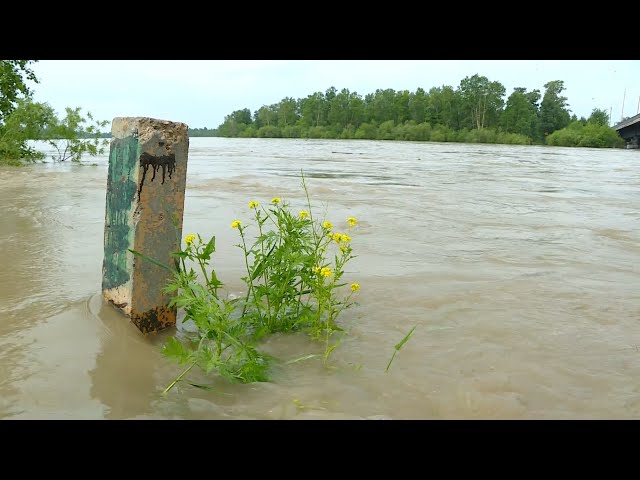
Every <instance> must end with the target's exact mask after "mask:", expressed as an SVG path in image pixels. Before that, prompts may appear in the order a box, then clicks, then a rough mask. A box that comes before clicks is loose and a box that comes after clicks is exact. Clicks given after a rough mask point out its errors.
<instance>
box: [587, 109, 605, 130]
mask: <svg viewBox="0 0 640 480" xmlns="http://www.w3.org/2000/svg"><path fill="white" fill-rule="evenodd" d="M587 122H588V123H595V124H596V125H604V126H609V114H608V113H607V112H606V111H604V110H600V109H599V108H594V109H593V110H592V111H591V115H590V116H589V119H588V120H587Z"/></svg>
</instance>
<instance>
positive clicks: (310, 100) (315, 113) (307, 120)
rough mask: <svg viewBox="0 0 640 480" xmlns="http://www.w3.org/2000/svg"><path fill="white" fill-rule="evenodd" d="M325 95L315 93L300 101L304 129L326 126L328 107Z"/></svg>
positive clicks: (301, 121)
mask: <svg viewBox="0 0 640 480" xmlns="http://www.w3.org/2000/svg"><path fill="white" fill-rule="evenodd" d="M325 103H326V102H325V99H324V93H322V92H315V93H314V94H312V95H309V96H307V98H304V99H302V100H301V101H300V123H301V124H302V125H303V126H304V127H319V126H320V125H326V123H327V116H326V111H327V108H326V105H325Z"/></svg>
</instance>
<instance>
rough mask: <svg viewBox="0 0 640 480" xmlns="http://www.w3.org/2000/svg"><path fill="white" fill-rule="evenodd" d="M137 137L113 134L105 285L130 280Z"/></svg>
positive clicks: (106, 286)
mask: <svg viewBox="0 0 640 480" xmlns="http://www.w3.org/2000/svg"><path fill="white" fill-rule="evenodd" d="M139 155H140V154H139V152H138V139H137V138H136V137H134V136H129V137H125V138H122V139H120V138H113V139H112V146H111V151H110V153H109V174H108V179H107V198H106V217H105V238H104V263H103V267H102V269H103V276H102V289H103V290H105V289H110V288H114V287H117V286H119V285H123V284H125V283H127V282H129V281H130V280H131V276H130V271H131V268H130V267H129V266H128V265H127V261H128V258H130V253H129V252H128V249H129V248H133V234H134V232H133V231H131V228H130V226H129V224H130V222H129V218H130V216H131V214H132V213H131V210H132V208H133V205H134V202H133V200H134V197H135V195H136V191H137V182H136V177H137V160H138V157H139Z"/></svg>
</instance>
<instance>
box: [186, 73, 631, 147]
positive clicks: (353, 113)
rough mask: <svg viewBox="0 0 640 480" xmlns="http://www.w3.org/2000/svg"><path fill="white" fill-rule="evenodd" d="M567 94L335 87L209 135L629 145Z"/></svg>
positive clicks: (488, 85)
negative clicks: (574, 106)
mask: <svg viewBox="0 0 640 480" xmlns="http://www.w3.org/2000/svg"><path fill="white" fill-rule="evenodd" d="M564 89H565V87H564V82H563V81H562V80H553V81H550V82H548V83H546V84H545V85H544V94H541V92H540V90H537V89H536V90H532V91H527V90H526V89H525V88H522V87H518V88H515V89H514V91H513V92H512V93H511V95H509V97H508V98H507V99H506V101H505V100H504V98H505V94H506V90H505V87H504V86H503V85H502V84H501V83H499V82H495V81H490V80H489V79H488V78H487V77H484V76H480V75H478V74H476V75H473V76H471V77H465V78H464V79H463V80H462V81H461V82H460V85H459V86H458V87H457V88H455V89H454V88H453V87H451V86H447V85H445V86H442V87H433V88H431V89H430V90H429V91H425V90H424V89H422V88H418V89H416V91H415V92H410V91H408V90H402V91H395V90H393V89H385V90H382V89H378V90H376V91H375V93H370V94H367V95H365V96H364V97H362V96H361V95H359V94H358V93H356V92H350V91H349V89H347V88H343V89H342V90H340V91H338V90H337V89H336V88H335V87H331V88H329V89H328V90H327V91H326V92H324V93H322V92H315V93H313V94H311V95H308V96H307V97H306V98H302V99H294V98H291V97H286V98H284V99H282V100H281V101H280V102H278V103H275V104H272V105H264V106H262V107H260V108H259V109H258V110H256V111H255V112H253V114H252V113H251V111H250V110H249V109H248V108H244V109H241V110H236V111H234V112H232V113H231V114H229V115H227V116H225V119H224V122H223V123H222V124H221V125H220V126H219V127H218V128H217V129H215V130H210V131H209V132H210V133H211V136H222V137H241V138H253V137H257V138H327V139H369V140H409V141H432V142H464V143H503V144H520V145H531V144H539V145H542V144H547V145H556V146H569V147H624V145H625V142H624V139H622V138H621V137H620V135H619V134H618V133H617V132H616V131H615V130H614V129H613V128H610V127H609V115H608V114H607V112H605V111H603V110H600V109H597V108H594V109H593V111H592V113H591V115H590V116H589V118H584V117H582V118H577V117H576V115H575V114H574V115H572V114H571V111H570V110H569V108H568V107H569V105H568V103H567V97H565V96H563V95H562V92H563V91H564ZM198 136H209V135H198Z"/></svg>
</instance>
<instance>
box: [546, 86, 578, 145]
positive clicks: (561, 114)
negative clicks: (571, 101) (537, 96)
mask: <svg viewBox="0 0 640 480" xmlns="http://www.w3.org/2000/svg"><path fill="white" fill-rule="evenodd" d="M544 88H545V92H544V96H543V97H542V103H541V104H540V130H541V133H542V135H543V136H545V137H546V136H547V135H549V134H550V133H553V132H555V131H556V130H560V129H561V128H564V127H566V126H567V125H569V122H570V121H571V114H570V112H569V110H568V108H567V106H568V105H567V97H564V96H562V95H560V94H561V93H562V92H563V91H564V82H563V81H562V80H553V81H551V82H548V83H545V84H544Z"/></svg>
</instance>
